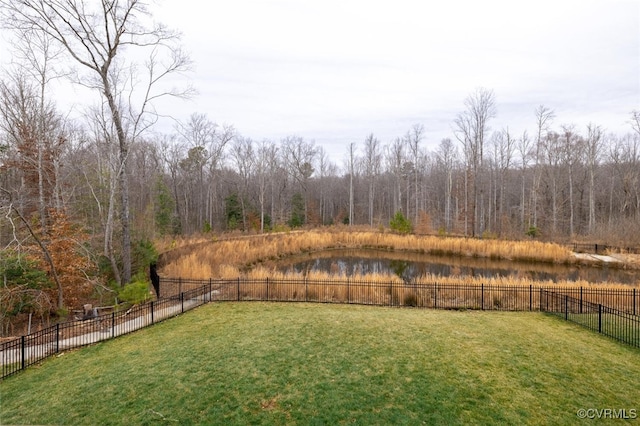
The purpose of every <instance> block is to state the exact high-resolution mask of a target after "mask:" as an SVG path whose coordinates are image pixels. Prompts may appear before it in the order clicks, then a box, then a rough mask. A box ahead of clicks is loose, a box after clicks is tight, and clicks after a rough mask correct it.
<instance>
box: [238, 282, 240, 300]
mask: <svg viewBox="0 0 640 426" xmlns="http://www.w3.org/2000/svg"><path fill="white" fill-rule="evenodd" d="M238 301H240V277H238Z"/></svg>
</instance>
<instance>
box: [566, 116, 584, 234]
mask: <svg viewBox="0 0 640 426" xmlns="http://www.w3.org/2000/svg"><path fill="white" fill-rule="evenodd" d="M561 128H562V144H563V146H562V161H563V163H564V165H566V166H567V169H568V172H569V235H571V236H573V235H574V234H575V202H574V196H573V187H574V170H575V167H576V164H577V163H578V161H579V159H580V157H581V155H582V143H581V142H582V141H581V138H580V137H579V136H578V135H577V134H576V132H575V129H574V126H573V125H562V126H561Z"/></svg>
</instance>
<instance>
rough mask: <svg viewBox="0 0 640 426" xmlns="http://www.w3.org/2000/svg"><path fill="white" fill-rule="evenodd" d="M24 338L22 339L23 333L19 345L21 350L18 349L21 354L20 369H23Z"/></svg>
mask: <svg viewBox="0 0 640 426" xmlns="http://www.w3.org/2000/svg"><path fill="white" fill-rule="evenodd" d="M24 340H25V339H24V334H23V335H22V336H21V337H20V346H21V351H20V352H21V356H22V360H21V362H20V369H21V370H24V364H25V359H24V354H25V348H24V344H25V341H24Z"/></svg>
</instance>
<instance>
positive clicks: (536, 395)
mask: <svg viewBox="0 0 640 426" xmlns="http://www.w3.org/2000/svg"><path fill="white" fill-rule="evenodd" d="M0 404H1V405H0V424H72V425H98V424H100V425H107V424H152V423H159V422H162V423H165V422H166V423H175V424H304V425H306V424H330V425H333V424H350V423H357V424H366V425H367V424H411V425H413V424H422V423H424V424H496V423H502V424H522V423H524V424H549V423H551V424H575V423H576V422H579V419H578V417H577V415H576V413H577V411H578V410H579V409H581V408H582V409H606V408H610V409H626V410H627V412H629V410H637V412H638V413H639V414H640V350H637V349H634V348H631V347H628V346H625V345H622V344H619V343H616V342H614V341H612V340H610V339H608V338H605V337H602V336H599V335H597V334H596V333H593V332H590V331H587V330H584V329H582V328H580V327H579V326H577V325H573V324H571V323H567V322H564V321H562V320H561V319H558V318H555V317H551V316H546V315H544V314H540V313H522V312H517V313H515V312H480V311H436V310H418V309H397V308H396V309H394V308H379V307H365V306H353V305H351V306H350V305H324V304H303V303H289V304H287V303H262V302H244V303H231V302H229V303H218V304H210V305H207V306H203V307H201V308H198V309H196V310H194V311H192V312H189V313H187V314H185V315H183V316H180V317H178V318H175V319H171V320H168V321H165V322H163V323H161V324H158V325H156V326H154V327H151V328H148V329H145V330H143V331H139V332H137V333H133V334H130V335H127V336H124V337H121V338H118V339H115V340H112V341H109V342H105V343H102V344H98V345H95V346H91V347H88V348H84V349H81V350H76V351H73V352H69V353H65V354H64V355H61V356H58V357H55V358H52V359H50V360H48V361H46V362H44V363H43V364H42V365H41V366H35V367H32V368H29V369H27V370H26V371H24V372H22V373H19V374H17V375H15V376H12V377H10V378H8V379H5V380H4V381H3V382H2V383H0ZM592 422H593V421H592V420H585V423H588V424H591V423H592Z"/></svg>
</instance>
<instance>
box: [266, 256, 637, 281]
mask: <svg viewBox="0 0 640 426" xmlns="http://www.w3.org/2000/svg"><path fill="white" fill-rule="evenodd" d="M272 266H275V268H276V269H277V270H279V271H282V272H299V273H305V272H309V271H324V272H330V273H339V274H345V275H347V276H353V275H356V274H388V273H393V274H395V275H398V276H399V277H401V278H402V279H404V280H405V281H407V282H408V281H410V280H412V279H413V278H415V277H418V276H421V275H426V274H434V275H440V276H449V275H458V276H463V275H466V276H472V277H487V278H490V277H509V276H514V277H518V278H527V279H531V280H536V281H538V280H553V281H561V280H566V281H578V280H585V281H589V282H592V283H604V282H616V283H623V284H637V283H638V282H639V281H640V271H637V270H625V269H620V268H615V267H614V268H611V267H607V266H603V267H595V266H593V267H590V266H584V265H558V264H548V263H532V262H513V261H509V260H491V259H482V258H470V257H456V256H449V257H445V256H432V255H428V254H421V253H412V252H392V251H380V250H374V249H333V250H324V251H319V252H313V253H306V254H304V255H297V256H292V257H288V258H286V259H281V260H279V261H277V262H276V263H274V264H273V265H272Z"/></svg>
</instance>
